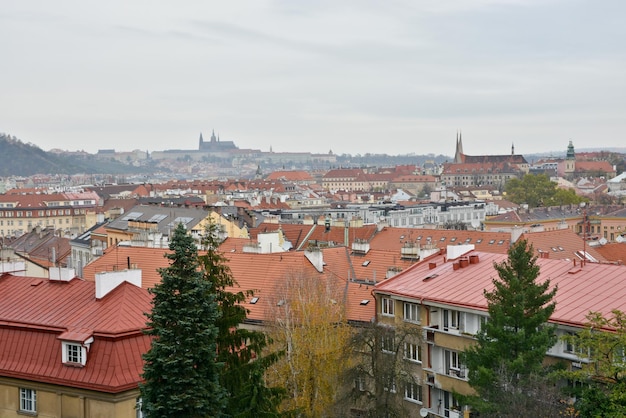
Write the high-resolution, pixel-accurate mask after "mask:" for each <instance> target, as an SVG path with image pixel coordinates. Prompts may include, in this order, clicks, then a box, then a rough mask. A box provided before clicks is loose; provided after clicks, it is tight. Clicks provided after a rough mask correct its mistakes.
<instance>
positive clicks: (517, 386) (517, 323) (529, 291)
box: [464, 240, 557, 416]
mask: <svg viewBox="0 0 626 418" xmlns="http://www.w3.org/2000/svg"><path fill="white" fill-rule="evenodd" d="M536 261H537V257H536V256H534V255H533V247H532V246H529V245H527V242H526V241H525V240H520V241H518V242H517V243H515V244H514V245H513V246H512V247H511V248H510V249H509V251H508V259H507V260H505V261H503V262H502V263H495V264H494V268H495V270H496V272H497V273H498V276H499V278H498V279H493V280H492V282H493V290H491V291H487V290H485V291H484V296H485V298H486V300H487V310H488V314H489V318H488V320H487V321H486V322H485V324H484V325H483V327H482V328H481V330H480V331H479V332H478V333H477V335H476V344H475V345H473V346H471V347H469V348H467V349H466V350H465V352H464V360H465V364H466V365H467V367H468V369H469V373H468V377H469V384H470V386H472V387H473V388H474V389H475V390H476V392H477V394H478V396H477V397H475V398H473V399H468V400H467V401H468V402H469V403H470V404H471V405H472V406H473V407H474V409H476V410H478V411H479V412H480V413H481V416H482V415H487V416H488V414H489V413H495V415H496V416H505V415H504V412H505V411H507V410H510V409H509V408H508V406H507V402H508V401H512V400H515V399H516V397H517V396H518V395H521V396H525V397H531V395H530V394H529V393H530V392H531V388H532V387H537V378H538V377H542V376H544V369H543V365H542V364H543V359H544V357H545V354H546V351H547V350H548V349H549V348H551V347H552V346H553V345H554V343H555V342H556V334H555V328H554V326H552V325H548V320H549V319H550V316H551V315H552V313H553V312H554V309H555V307H556V303H555V302H554V297H555V295H556V292H557V288H556V287H554V288H551V286H550V280H548V279H546V280H545V281H543V282H542V283H538V282H537V281H536V279H537V277H538V276H539V266H538V265H537V263H536ZM532 381H534V383H533V385H531V386H528V385H529V383H530V382H532ZM513 395H515V396H513ZM517 413H518V414H520V415H517V416H525V415H523V414H521V412H520V411H517Z"/></svg>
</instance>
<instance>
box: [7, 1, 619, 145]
mask: <svg viewBox="0 0 626 418" xmlns="http://www.w3.org/2000/svg"><path fill="white" fill-rule="evenodd" d="M624 12H626V4H623V3H621V2H619V1H607V2H603V3H602V4H598V3H592V2H590V1H586V0H581V1H576V2H566V1H563V0H554V1H533V0H525V1H517V0H481V1H475V2H470V3H468V2H465V1H460V0H459V1H448V2H445V3H441V2H427V1H417V2H413V1H406V2H405V1H396V2H392V3H384V5H383V4H378V3H376V2H344V3H341V4H337V3H336V2H327V1H319V2H314V3H307V4H296V3H292V2H284V1H263V2H256V1H255V2H237V3H228V4H223V3H212V2H200V1H194V0H190V1H186V2H183V3H176V4H174V3H168V2H133V3H130V4H127V3H126V2H120V1H113V2H107V3H99V2H90V1H87V2H83V1H77V0H63V1H60V2H53V3H49V2H44V1H33V2H11V3H8V4H7V5H5V7H4V8H3V11H2V12H1V13H0V36H1V37H2V39H4V40H5V42H3V43H0V52H1V53H2V56H3V58H4V60H5V66H4V68H3V71H4V75H5V76H4V77H3V88H2V91H3V96H4V97H3V98H4V100H2V101H1V103H2V104H1V105H0V132H5V133H7V134H10V135H12V136H15V137H17V138H19V139H21V140H23V141H25V142H31V143H33V144H36V145H37V146H39V147H40V148H42V149H44V150H49V149H53V148H60V149H66V150H85V151H87V152H91V153H95V152H97V150H98V149H111V148H113V149H116V150H120V151H129V150H134V149H141V150H149V151H155V150H164V149H172V148H176V149H196V148H197V143H198V137H199V135H200V133H201V132H202V133H203V135H204V137H205V139H208V138H209V137H210V133H211V131H212V130H213V129H214V130H215V132H216V134H217V135H219V136H220V139H221V140H223V141H233V142H234V143H235V144H236V145H237V146H238V147H239V148H243V149H247V148H251V149H259V150H261V151H269V150H270V148H271V149H272V150H273V151H275V152H313V153H328V152H329V151H330V150H332V151H333V153H335V154H353V155H354V154H366V153H372V154H389V155H404V154H411V153H415V154H430V153H432V154H443V155H451V154H452V153H453V152H454V146H455V136H456V134H457V132H459V131H460V132H462V134H463V145H464V150H465V152H467V153H468V154H481V153H490V154H507V153H510V150H511V145H512V144H514V145H515V152H516V153H518V154H531V153H539V152H554V151H562V150H565V149H566V147H567V144H568V143H569V141H570V140H571V141H572V142H573V143H574V146H575V147H576V149H585V148H594V147H595V148H598V147H602V148H609V147H620V146H622V144H623V143H624V142H625V141H624V139H623V138H622V137H621V136H620V134H621V133H622V132H626V118H624V117H623V115H624V114H626V101H625V100H624V97H626V81H625V80H624V78H623V76H622V74H623V70H624V69H625V68H626V65H625V60H626V54H624V52H625V48H624V45H623V42H621V39H624V37H625V36H626V28H624V27H623V25H622V24H621V22H620V19H621V16H622V15H623V13H624Z"/></svg>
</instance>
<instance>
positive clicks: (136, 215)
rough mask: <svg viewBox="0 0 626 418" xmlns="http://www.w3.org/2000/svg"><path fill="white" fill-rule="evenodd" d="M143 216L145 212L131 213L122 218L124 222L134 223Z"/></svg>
mask: <svg viewBox="0 0 626 418" xmlns="http://www.w3.org/2000/svg"><path fill="white" fill-rule="evenodd" d="M142 215H143V212H130V213H128V214H127V215H126V216H124V217H123V218H122V220H123V221H134V220H137V219H139V218H141V216H142Z"/></svg>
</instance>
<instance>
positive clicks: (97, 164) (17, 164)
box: [0, 133, 140, 177]
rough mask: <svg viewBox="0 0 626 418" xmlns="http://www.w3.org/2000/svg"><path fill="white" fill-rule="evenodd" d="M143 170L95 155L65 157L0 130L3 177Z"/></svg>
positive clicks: (0, 169) (0, 164)
mask: <svg viewBox="0 0 626 418" xmlns="http://www.w3.org/2000/svg"><path fill="white" fill-rule="evenodd" d="M135 172H140V170H139V169H137V168H136V167H131V166H128V165H124V164H121V163H117V162H113V161H98V160H96V159H95V158H93V157H79V156H65V155H59V154H54V153H50V152H46V151H44V150H42V149H41V148H39V147H37V146H36V145H32V144H26V143H24V142H22V141H20V140H19V139H17V138H16V137H14V136H13V137H12V136H10V135H7V134H3V133H0V176H2V177H8V176H24V177H26V176H32V175H35V174H78V173H85V174H98V173H107V174H122V173H135Z"/></svg>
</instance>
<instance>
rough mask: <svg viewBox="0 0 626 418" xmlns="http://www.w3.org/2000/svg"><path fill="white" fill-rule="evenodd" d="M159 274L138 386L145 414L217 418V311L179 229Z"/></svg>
mask: <svg viewBox="0 0 626 418" xmlns="http://www.w3.org/2000/svg"><path fill="white" fill-rule="evenodd" d="M169 248H170V250H171V253H168V254H166V255H165V257H166V258H168V259H169V260H170V265H169V266H168V267H165V268H162V269H159V274H160V275H161V283H158V284H157V285H155V287H154V288H153V289H151V290H150V292H151V293H152V294H153V295H154V298H153V301H152V311H151V312H150V313H148V314H146V315H147V317H148V323H147V325H148V331H147V334H148V335H151V336H152V337H153V339H152V345H151V347H150V350H149V351H148V352H147V353H146V354H145V355H144V361H145V365H144V372H143V376H142V377H143V379H144V380H145V382H144V383H143V384H141V385H140V390H141V396H142V400H143V405H144V408H145V412H146V414H147V415H148V416H151V417H182V416H184V417H208V416H212V417H218V416H221V414H222V411H223V410H224V407H225V403H226V398H225V395H226V392H225V390H224V389H223V388H222V386H221V385H220V383H219V373H220V369H221V365H220V364H219V363H218V361H217V358H216V353H217V345H216V339H217V336H218V328H217V326H216V321H218V319H219V316H220V315H219V311H218V306H217V302H216V300H215V295H214V294H213V292H212V289H211V284H210V283H209V282H208V281H207V280H205V279H204V278H203V275H202V273H201V272H200V269H199V263H198V250H197V247H196V245H195V243H194V240H193V238H192V237H191V236H190V235H189V234H187V230H186V229H185V227H184V226H183V225H182V224H178V225H177V226H176V229H175V230H174V233H173V236H172V239H171V242H170V245H169Z"/></svg>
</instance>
